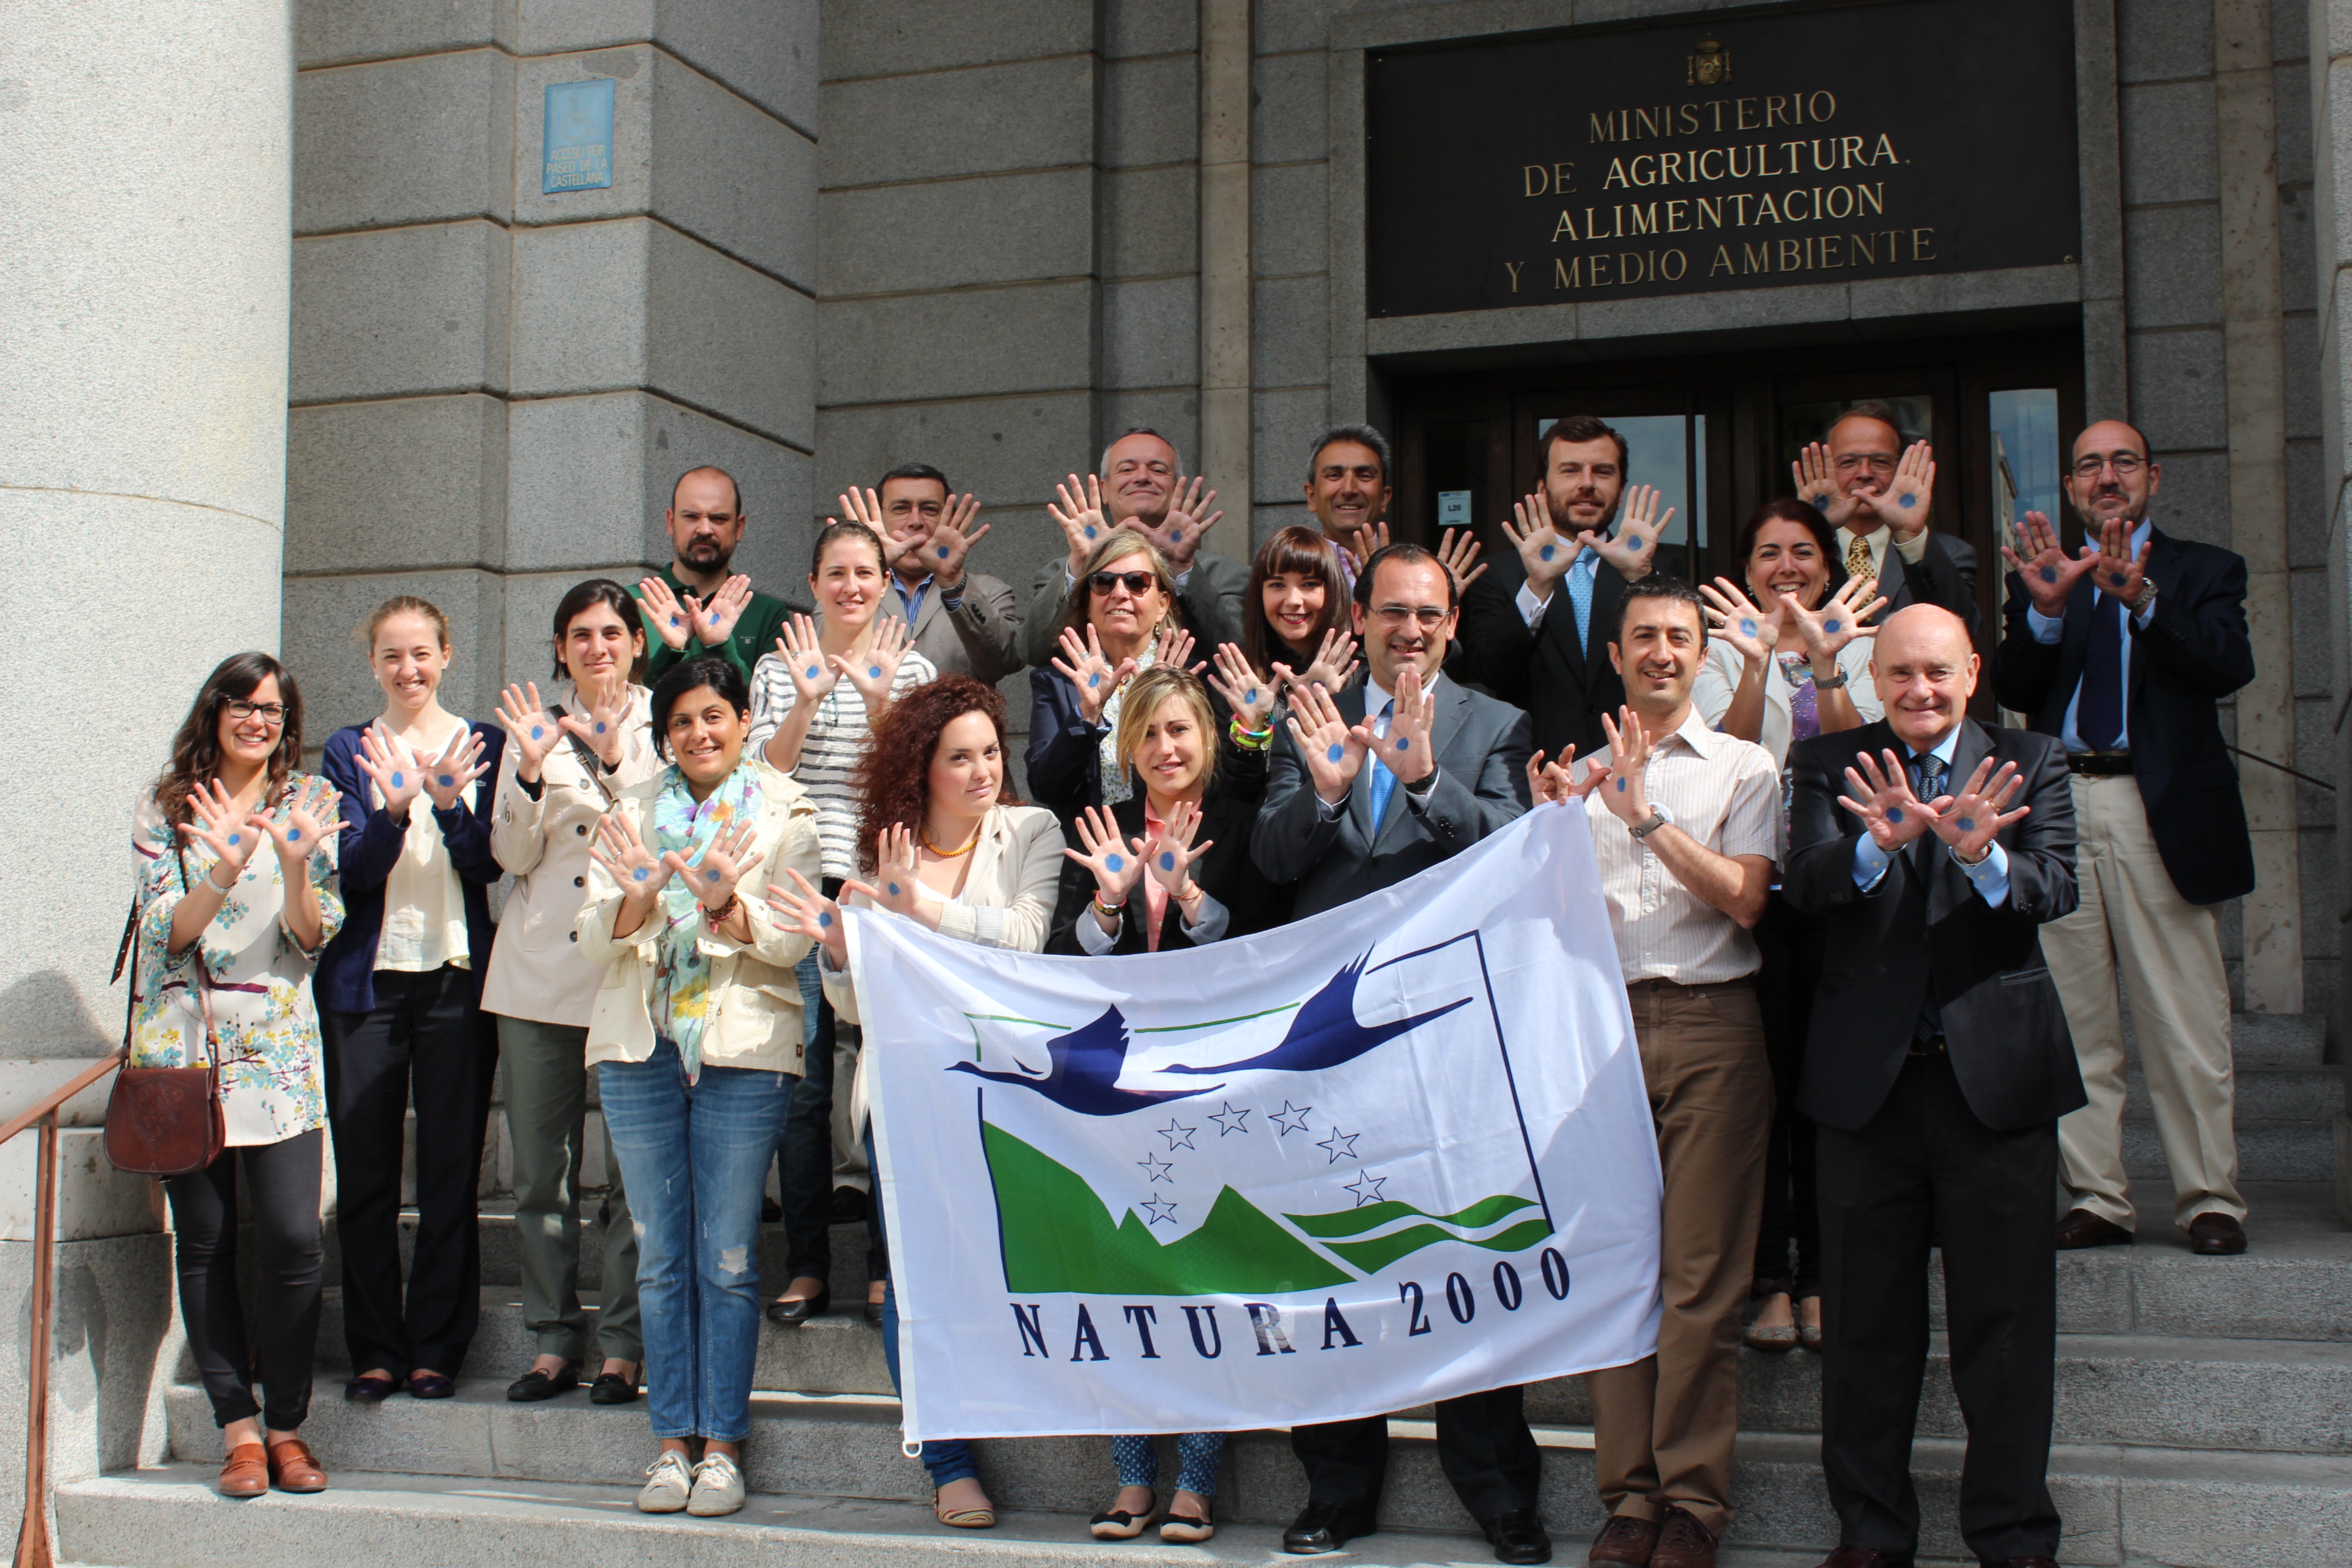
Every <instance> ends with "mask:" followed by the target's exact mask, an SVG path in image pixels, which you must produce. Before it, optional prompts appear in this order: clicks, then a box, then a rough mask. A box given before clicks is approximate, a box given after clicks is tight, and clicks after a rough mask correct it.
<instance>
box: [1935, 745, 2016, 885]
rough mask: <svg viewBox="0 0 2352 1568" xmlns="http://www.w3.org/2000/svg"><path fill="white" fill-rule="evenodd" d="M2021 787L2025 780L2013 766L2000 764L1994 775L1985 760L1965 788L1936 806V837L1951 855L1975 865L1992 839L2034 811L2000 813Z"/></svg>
mask: <svg viewBox="0 0 2352 1568" xmlns="http://www.w3.org/2000/svg"><path fill="white" fill-rule="evenodd" d="M2024 787H2025V780H2024V779H2022V778H2021V777H2019V776H2018V772H2017V764H2016V763H2001V765H2000V772H1999V773H1994V772H1993V767H1992V759H1991V758H1990V757H1987V758H1986V759H1985V760H1984V761H1983V762H1981V763H1978V764H1977V771H1976V772H1975V773H1973V774H1971V775H1970V776H1969V783H1968V787H1967V788H1965V789H1963V790H1961V791H1960V793H1959V794H1958V795H1944V796H1941V797H1940V798H1938V799H1937V801H1936V802H1935V811H1936V821H1935V828H1936V837H1938V838H1940V839H1942V840H1943V841H1944V842H1945V843H1947V844H1948V845H1950V846H1951V847H1952V853H1953V854H1955V855H1957V856H1958V857H1959V858H1961V859H1963V860H1965V861H1967V862H1968V863H1969V865H1971V866H1973V865H1975V864H1976V863H1977V862H1978V861H1979V860H1981V859H1983V858H1985V857H1986V856H1987V855H1989V854H1990V853H1991V852H1992V851H1991V850H1990V847H1989V846H1990V844H1991V843H1992V841H1993V838H1994V836H1995V835H1997V834H1999V833H2000V830H2001V829H2002V828H2004V827H2007V826H2009V825H2010V824H2011V823H2013V822H2021V821H2022V820H2024V818H2025V815H2026V813H2028V812H2030V811H2032V809H2033V808H2032V806H2030V805H2021V806H2019V807H2018V808H2017V809H2016V810H2015V811H2011V812H2007V813H2004V812H2003V810H2002V808H2003V807H2004V806H2006V805H2009V803H2010V802H2011V801H2012V800H2015V799H2016V798H2017V792H2018V791H2020V790H2021V789H2023V788H2024Z"/></svg>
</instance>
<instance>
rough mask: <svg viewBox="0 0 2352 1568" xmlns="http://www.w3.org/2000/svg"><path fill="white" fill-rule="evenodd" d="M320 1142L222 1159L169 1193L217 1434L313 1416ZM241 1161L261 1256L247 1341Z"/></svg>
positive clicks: (289, 1425)
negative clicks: (242, 1299) (240, 1262)
mask: <svg viewBox="0 0 2352 1568" xmlns="http://www.w3.org/2000/svg"><path fill="white" fill-rule="evenodd" d="M320 1142H322V1139H321V1137H320V1133H319V1131H318V1130H317V1129H315V1128H314V1129H312V1130H311V1131H308V1132H302V1133H297V1134H296V1135H295V1136H293V1137H291V1138H289V1139H287V1140H286V1141H285V1142H282V1143H254V1144H247V1145H246V1146H244V1147H242V1148H233V1149H224V1150H222V1151H221V1154H220V1158H218V1159H216V1160H215V1161H214V1162H213V1163H211V1164H209V1165H207V1166H205V1168H204V1169H203V1170H201V1171H192V1172H190V1173H188V1174H186V1175H184V1176H173V1177H172V1178H171V1179H170V1180H168V1181H166V1182H165V1183H164V1184H163V1191H164V1193H165V1194H167V1195H168V1196H169V1197H170V1198H171V1201H172V1233H173V1235H172V1255H173V1262H174V1263H175V1264H176V1265H177V1266H178V1268H179V1274H180V1321H181V1322H182V1323H183V1324H184V1326H185V1327H186V1329H187V1331H188V1348H189V1350H190V1351H191V1352H193V1353H194V1356H195V1361H196V1371H197V1373H199V1374H200V1375H201V1376H202V1377H203V1378H204V1381H205V1396H206V1397H207V1398H209V1399H210V1400H211V1401H212V1405H213V1422H214V1424H215V1426H227V1425H228V1424H229V1423H230V1422H232V1421H243V1420H245V1419H246V1418H247V1417H248V1416H253V1415H260V1416H262V1417H263V1420H264V1422H265V1423H266V1425H267V1426H268V1427H269V1429H270V1430H272V1431H276V1432H291V1431H292V1430H294V1429H295V1428H296V1427H297V1426H301V1425H302V1418H303V1417H304V1416H306V1415H309V1414H310V1365H311V1363H312V1362H313V1361H314V1360H315V1359H316V1357H317V1352H318V1343H319V1253H320V1247H319V1171H320ZM240 1159H242V1160H243V1161H244V1162H245V1180H246V1185H247V1188H249V1189H250V1190H251V1192H252V1194H253V1236H254V1240H255V1241H256V1242H257V1243H258V1244H259V1245H260V1249H261V1258H260V1264H261V1289H260V1294H259V1299H258V1300H257V1301H256V1302H255V1303H254V1305H255V1307H256V1308H257V1315H258V1316H259V1318H260V1320H261V1322H260V1332H258V1333H257V1334H254V1335H252V1336H250V1337H248V1336H247V1333H246V1327H245V1309H244V1308H243V1306H242V1305H241V1304H240V1303H239V1302H238V1300H237V1296H236V1166H237V1162H238V1161H239V1160H240ZM257 1375H258V1377H259V1379H260V1383H261V1386H262V1388H263V1390H264V1391H265V1392H266V1393H267V1394H268V1406H267V1408H266V1410H265V1407H264V1406H262V1405H256V1404H255V1403H254V1402H253V1384H254V1381H255V1378H256V1376H257Z"/></svg>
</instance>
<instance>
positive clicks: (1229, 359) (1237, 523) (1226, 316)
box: [1199, 0, 1256, 553]
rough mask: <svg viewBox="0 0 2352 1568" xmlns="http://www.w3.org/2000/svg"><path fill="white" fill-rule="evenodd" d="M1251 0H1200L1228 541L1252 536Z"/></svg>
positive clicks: (1205, 218) (1213, 432)
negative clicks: (1250, 508) (1250, 506)
mask: <svg viewBox="0 0 2352 1568" xmlns="http://www.w3.org/2000/svg"><path fill="white" fill-rule="evenodd" d="M1251 63H1252V62H1251V47H1250V4H1249V0H1202V5H1201V458H1200V464H1199V467H1200V470H1201V472H1202V473H1204V474H1209V475H1212V476H1213V477H1214V479H1215V480H1216V481H1220V482H1222V483H1223V485H1224V486H1225V494H1226V495H1227V496H1228V497H1229V498H1231V499H1229V500H1227V501H1226V502H1225V507H1226V512H1227V516H1226V529H1227V532H1226V533H1225V536H1224V540H1223V544H1224V548H1225V549H1227V550H1230V551H1233V552H1236V553H1240V552H1244V551H1245V550H1246V549H1247V548H1248V546H1249V545H1250V544H1252V543H1254V542H1255V540H1254V539H1253V537H1252V532H1251V529H1250V510H1249V501H1250V499H1251V497H1252V496H1254V495H1255V493H1256V491H1255V486H1254V485H1253V483H1252V482H1251V478H1250V468H1251V462H1250V458H1251V453H1250V447H1251V431H1250V386H1251V377H1250V360H1251V354H1250V346H1251V344H1250V338H1251V332H1250V316H1251V304H1252V300H1251V292H1252V279H1251V277H1250V99H1251V90H1250V75H1251V72H1250V66H1251Z"/></svg>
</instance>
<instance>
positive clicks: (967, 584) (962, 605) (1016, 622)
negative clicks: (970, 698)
mask: <svg viewBox="0 0 2352 1568" xmlns="http://www.w3.org/2000/svg"><path fill="white" fill-rule="evenodd" d="M879 489H880V494H879V496H878V497H877V500H876V502H875V503H874V508H875V510H878V511H879V513H880V515H881V518H882V539H883V549H884V551H885V552H886V553H887V555H888V557H889V567H890V594H889V595H888V596H887V598H885V599H884V600H883V601H882V611H883V613H884V614H885V615H894V616H898V618H899V619H900V620H902V621H905V622H906V623H908V626H909V627H910V628H911V630H912V632H913V634H914V635H913V640H912V646H913V647H914V649H915V651H916V652H917V653H919V654H921V655H922V656H923V657H924V658H928V659H929V660H930V661H931V666H932V668H935V669H937V670H938V671H939V672H940V674H941V675H969V676H971V678H972V679H975V680H984V681H986V682H987V683H988V684H989V685H991V686H993V685H995V684H996V683H997V682H998V681H1000V680H1002V679H1004V678H1005V677H1006V676H1008V675H1012V674H1014V673H1016V672H1017V671H1019V670H1020V669H1021V668H1023V666H1022V662H1021V610H1020V606H1019V605H1017V604H1015V603H1014V601H1013V585H1012V584H1009V583H1007V582H1005V581H1003V579H1002V578H998V577H991V576H989V575H988V574H986V573H982V572H967V571H965V570H964V562H965V560H966V558H967V557H968V556H970V554H971V547H972V546H973V545H975V544H978V543H979V542H981V540H982V539H983V538H985V537H986V536H987V533H988V529H989V525H988V524H987V523H984V522H983V523H982V524H981V525H980V526H979V527H978V528H974V527H972V525H971V520H972V518H973V517H974V516H975V515H977V514H978V513H979V511H980V503H979V502H978V501H976V500H972V498H971V496H969V495H963V496H958V495H956V494H954V493H953V492H952V491H951V490H950V488H949V486H948V477H947V476H946V475H945V474H943V473H941V472H940V470H939V469H937V468H932V467H931V466H930V465H929V463H901V464H899V465H898V467H897V468H893V469H891V470H890V471H889V472H888V473H887V474H885V475H883V476H882V483H881V486H880V487H879Z"/></svg>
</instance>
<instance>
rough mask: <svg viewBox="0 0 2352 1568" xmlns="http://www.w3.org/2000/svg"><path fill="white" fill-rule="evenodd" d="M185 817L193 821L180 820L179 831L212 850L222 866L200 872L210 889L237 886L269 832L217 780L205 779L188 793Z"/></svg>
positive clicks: (223, 889) (218, 891)
mask: <svg viewBox="0 0 2352 1568" xmlns="http://www.w3.org/2000/svg"><path fill="white" fill-rule="evenodd" d="M188 816H190V818H191V819H192V820H190V821H187V822H184V823H182V824H181V825H180V831H181V832H183V833H184V834H186V835H187V836H188V837H190V838H191V839H194V841H195V842H196V843H198V844H201V845H203V846H204V847H205V848H207V849H209V850H211V851H212V853H213V858H214V859H215V860H216V861H218V862H219V863H220V866H221V868H223V869H222V871H218V872H216V871H215V870H212V869H209V868H208V869H206V870H205V871H204V872H203V873H202V875H203V876H204V877H205V879H208V880H209V881H210V882H211V883H212V885H213V891H215V892H216V893H225V892H226V891H227V890H228V889H231V888H233V887H235V886H236V879H238V878H239V877H241V876H243V875H244V874H245V866H246V862H247V861H248V860H250V859H252V858H253V854H254V851H255V850H257V849H259V848H260V847H261V841H262V840H263V839H264V838H266V837H269V835H268V833H267V832H266V831H265V830H264V829H263V828H261V827H259V826H256V822H257V818H256V817H255V816H254V815H253V814H249V813H247V812H242V811H239V810H237V808H236V799H235V798H234V797H233V796H231V795H230V794H229V793H228V791H227V789H226V787H224V786H223V785H222V784H221V782H220V780H218V779H205V780H204V781H203V782H202V783H200V784H197V785H196V787H195V788H194V789H192V790H190V791H189V792H188ZM189 890H190V891H194V888H193V887H191V889H189Z"/></svg>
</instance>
